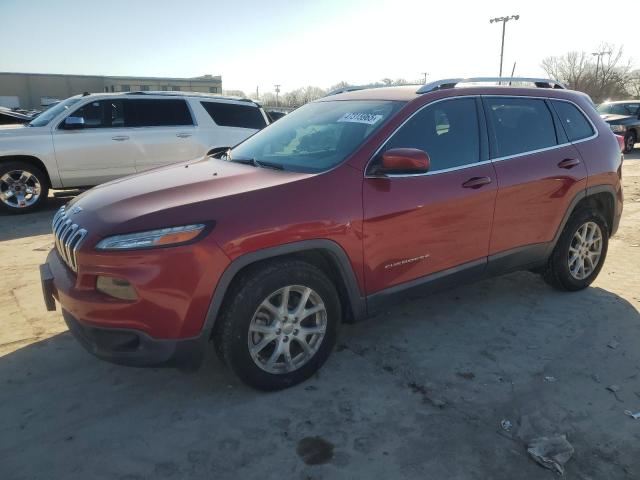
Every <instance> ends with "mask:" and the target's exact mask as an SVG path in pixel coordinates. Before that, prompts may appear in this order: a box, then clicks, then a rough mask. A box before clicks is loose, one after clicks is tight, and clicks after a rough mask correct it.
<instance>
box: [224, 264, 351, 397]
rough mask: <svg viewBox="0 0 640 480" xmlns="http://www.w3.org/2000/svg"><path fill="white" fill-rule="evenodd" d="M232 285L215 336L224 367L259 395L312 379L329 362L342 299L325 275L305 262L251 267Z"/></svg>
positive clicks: (338, 322)
mask: <svg viewBox="0 0 640 480" xmlns="http://www.w3.org/2000/svg"><path fill="white" fill-rule="evenodd" d="M234 285H235V286H234V287H233V288H232V289H231V290H230V292H229V293H228V299H227V301H225V305H224V306H223V310H222V312H221V316H220V318H218V321H217V322H216V328H215V332H214V343H215V347H216V351H217V352H218V355H219V356H220V357H221V359H222V360H223V362H224V363H226V364H227V366H229V367H230V368H231V370H233V372H234V373H235V374H236V375H237V376H238V377H239V378H240V380H242V381H243V382H244V383H246V384H248V385H250V386H252V387H254V388H257V389H260V390H279V389H283V388H287V387H290V386H293V385H296V384H298V383H300V382H302V381H304V380H306V379H307V378H309V377H310V376H311V375H313V374H314V373H315V372H316V371H317V370H318V369H319V368H320V367H321V366H322V365H323V364H324V362H325V361H326V359H327V358H328V357H329V354H330V353H331V350H332V349H333V346H334V345H335V342H336V335H337V330H338V326H339V324H340V323H341V312H342V309H341V308H340V299H339V296H338V293H337V291H336V289H335V287H334V286H333V283H332V282H331V280H330V279H329V278H328V277H327V275H326V274H325V273H324V272H323V271H322V270H320V269H319V268H317V267H315V266H314V265H311V264H309V263H306V262H303V261H299V260H285V261H274V262H269V263H267V264H266V265H262V266H259V267H257V268H251V269H250V270H248V271H247V272H245V273H244V274H241V277H240V278H238V279H237V281H235V282H234ZM285 298H286V300H285ZM303 302H304V303H303ZM309 312H313V313H309Z"/></svg>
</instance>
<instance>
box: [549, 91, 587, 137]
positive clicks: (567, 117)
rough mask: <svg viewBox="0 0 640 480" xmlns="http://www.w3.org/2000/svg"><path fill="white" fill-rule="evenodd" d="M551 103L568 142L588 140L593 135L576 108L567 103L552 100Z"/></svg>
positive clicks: (582, 115)
mask: <svg viewBox="0 0 640 480" xmlns="http://www.w3.org/2000/svg"><path fill="white" fill-rule="evenodd" d="M551 103H552V104H553V108H555V109H556V113H557V114H558V117H560V123H561V124H562V127H563V128H564V131H565V133H566V134H567V137H568V138H569V141H571V142H575V141H577V140H582V139H585V138H589V137H590V136H592V135H593V134H594V133H595V132H594V131H593V127H592V126H591V124H590V123H589V121H588V120H587V119H586V118H585V117H584V114H583V113H582V112H581V111H580V110H579V109H578V107H576V106H575V105H573V104H571V103H569V102H561V101H558V100H552V101H551Z"/></svg>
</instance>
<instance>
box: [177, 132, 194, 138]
mask: <svg viewBox="0 0 640 480" xmlns="http://www.w3.org/2000/svg"><path fill="white" fill-rule="evenodd" d="M190 136H191V134H190V133H176V137H178V138H189V137H190Z"/></svg>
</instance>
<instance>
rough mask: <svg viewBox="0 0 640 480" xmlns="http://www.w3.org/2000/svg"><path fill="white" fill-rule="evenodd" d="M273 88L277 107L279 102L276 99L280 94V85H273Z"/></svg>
mask: <svg viewBox="0 0 640 480" xmlns="http://www.w3.org/2000/svg"><path fill="white" fill-rule="evenodd" d="M274 87H276V107H279V106H280V101H279V99H278V96H279V94H280V85H274Z"/></svg>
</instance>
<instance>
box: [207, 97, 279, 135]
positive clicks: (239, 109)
mask: <svg viewBox="0 0 640 480" xmlns="http://www.w3.org/2000/svg"><path fill="white" fill-rule="evenodd" d="M201 103H202V106H203V107H204V109H205V110H206V111H207V113H208V114H209V116H210V117H211V118H212V119H213V121H214V122H216V124H218V125H220V126H222V127H240V128H252V129H254V130H256V129H257V130H259V129H261V128H264V127H266V126H267V123H266V121H265V119H264V117H263V116H262V112H261V111H260V109H259V108H257V107H255V106H249V105H237V104H234V103H222V102H201Z"/></svg>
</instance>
